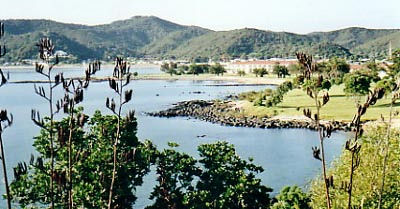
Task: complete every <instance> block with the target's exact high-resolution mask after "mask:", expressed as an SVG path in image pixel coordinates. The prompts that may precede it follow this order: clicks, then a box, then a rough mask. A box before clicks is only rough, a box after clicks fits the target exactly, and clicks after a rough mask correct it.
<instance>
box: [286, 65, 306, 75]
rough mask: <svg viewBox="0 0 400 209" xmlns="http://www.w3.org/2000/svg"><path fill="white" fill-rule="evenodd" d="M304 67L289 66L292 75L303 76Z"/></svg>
mask: <svg viewBox="0 0 400 209" xmlns="http://www.w3.org/2000/svg"><path fill="white" fill-rule="evenodd" d="M303 70H304V69H303V67H302V66H301V65H299V64H290V65H289V66H288V71H289V73H290V74H294V75H296V74H302V73H303Z"/></svg>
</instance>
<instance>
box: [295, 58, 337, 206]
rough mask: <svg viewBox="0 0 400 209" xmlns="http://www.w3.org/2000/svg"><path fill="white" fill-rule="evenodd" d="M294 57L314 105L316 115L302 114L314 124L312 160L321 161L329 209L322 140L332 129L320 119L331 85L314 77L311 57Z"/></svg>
mask: <svg viewBox="0 0 400 209" xmlns="http://www.w3.org/2000/svg"><path fill="white" fill-rule="evenodd" d="M296 56H297V59H298V61H299V63H300V65H302V66H303V67H304V69H305V70H304V72H303V77H304V84H303V88H304V89H305V90H306V92H307V95H308V96H309V97H310V98H312V99H313V100H314V103H315V104H314V105H315V108H316V113H314V114H312V112H311V110H310V109H308V108H307V109H304V110H303V114H304V115H305V116H306V117H308V118H309V119H311V120H312V121H313V122H314V124H315V126H316V130H317V132H318V138H319V142H320V144H319V147H313V148H312V151H313V156H314V158H315V159H317V160H320V161H321V167H322V177H323V180H324V183H325V197H326V206H327V208H328V209H331V197H330V193H329V189H330V187H333V176H330V177H328V175H327V169H326V159H325V147H324V140H325V139H326V138H329V137H330V136H331V133H332V130H333V127H332V125H331V124H329V123H328V124H325V125H323V124H321V118H320V115H321V114H320V111H321V108H322V107H323V106H324V105H326V104H327V103H328V102H329V93H328V92H327V91H326V90H327V89H329V88H330V86H331V84H330V82H329V81H328V80H326V79H325V78H324V77H323V76H322V75H314V73H316V72H318V67H317V65H316V64H315V63H314V62H313V58H312V56H310V55H306V54H304V53H296ZM321 93H323V95H322V98H321V96H320V94H321Z"/></svg>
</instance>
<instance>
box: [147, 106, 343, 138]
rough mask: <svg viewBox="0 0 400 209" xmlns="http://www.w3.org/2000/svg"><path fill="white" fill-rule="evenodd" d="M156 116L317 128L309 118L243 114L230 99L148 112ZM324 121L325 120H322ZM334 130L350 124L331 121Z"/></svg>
mask: <svg viewBox="0 0 400 209" xmlns="http://www.w3.org/2000/svg"><path fill="white" fill-rule="evenodd" d="M147 114H148V115H150V116H155V117H179V116H181V117H192V118H196V119H200V120H204V121H207V122H212V123H218V124H221V125H227V126H237V127H253V128H307V129H311V130H316V125H315V124H314V123H313V122H312V121H311V120H307V119H279V118H276V117H274V118H266V117H264V118H258V117H255V116H251V117H249V116H243V115H242V114H240V109H238V108H235V106H234V105H233V104H232V102H230V101H204V100H192V101H183V102H179V103H177V104H174V106H173V107H171V108H169V109H167V110H162V111H159V112H152V113H147ZM322 123H323V122H322ZM331 125H332V126H333V130H342V131H349V130H350V129H351V128H350V125H349V124H348V123H345V122H338V121H334V122H331Z"/></svg>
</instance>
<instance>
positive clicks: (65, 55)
mask: <svg viewBox="0 0 400 209" xmlns="http://www.w3.org/2000/svg"><path fill="white" fill-rule="evenodd" d="M54 56H58V57H68V56H69V54H68V53H67V52H65V51H62V50H57V51H56V52H54Z"/></svg>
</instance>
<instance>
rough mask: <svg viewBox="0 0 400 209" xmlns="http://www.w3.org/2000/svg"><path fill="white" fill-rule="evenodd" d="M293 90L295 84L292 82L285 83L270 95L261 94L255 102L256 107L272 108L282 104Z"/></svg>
mask: <svg viewBox="0 0 400 209" xmlns="http://www.w3.org/2000/svg"><path fill="white" fill-rule="evenodd" d="M292 89H293V83H292V82H290V81H285V82H283V83H282V84H281V85H279V86H278V88H276V89H275V90H274V91H272V93H271V94H270V95H267V94H261V95H259V97H258V98H257V99H256V100H255V101H254V105H256V106H267V107H272V106H275V105H277V104H279V103H281V102H282V99H283V96H284V95H285V94H286V93H287V92H289V91H290V90H292Z"/></svg>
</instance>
